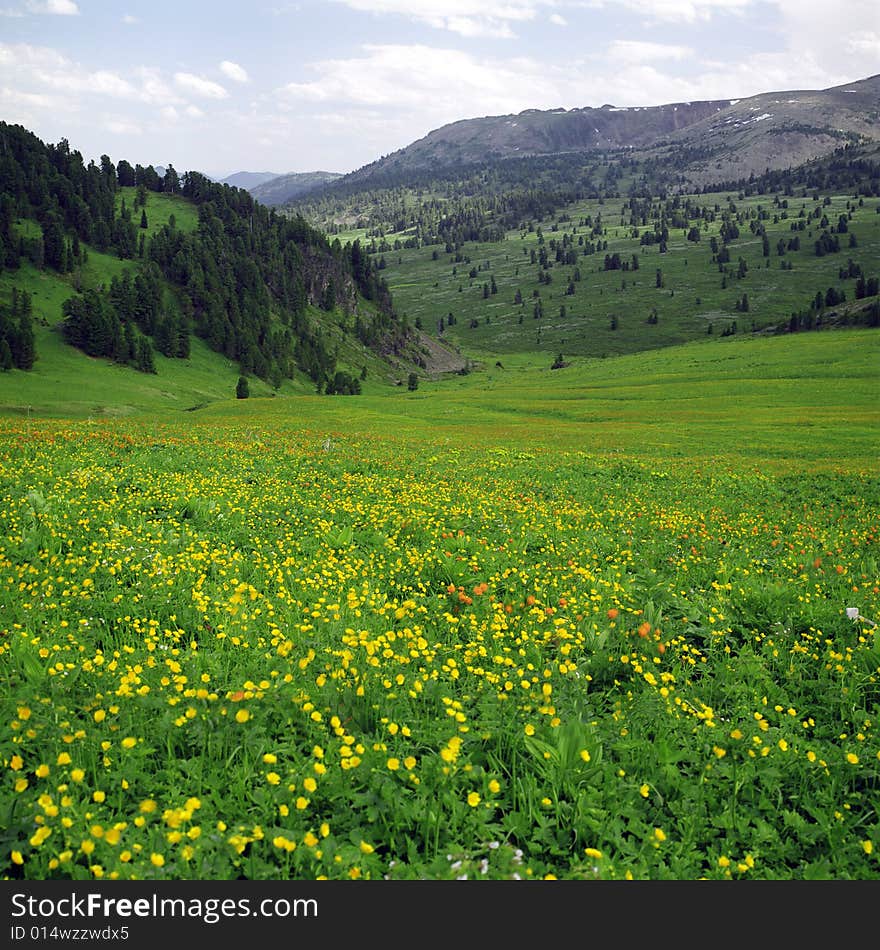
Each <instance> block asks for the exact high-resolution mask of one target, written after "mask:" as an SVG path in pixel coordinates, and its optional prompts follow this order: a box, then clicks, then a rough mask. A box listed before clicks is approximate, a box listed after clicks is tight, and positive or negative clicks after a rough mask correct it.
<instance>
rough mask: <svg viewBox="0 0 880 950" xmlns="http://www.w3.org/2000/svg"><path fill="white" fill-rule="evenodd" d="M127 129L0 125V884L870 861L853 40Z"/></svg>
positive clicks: (619, 873) (874, 704) (872, 103)
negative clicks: (560, 92) (599, 91)
mask: <svg viewBox="0 0 880 950" xmlns="http://www.w3.org/2000/svg"><path fill="white" fill-rule="evenodd" d="M50 6H51V5H50ZM72 6H73V7H74V8H76V6H77V5H76V4H73V5H72ZM86 6H87V4H85V3H83V4H80V7H82V8H85V7H86ZM340 6H342V5H341V4H340ZM557 7H558V9H559V10H563V12H564V11H565V10H567V9H568V7H567V6H565V5H557V6H553V9H554V10H557ZM225 66H226V67H229V68H228V69H226V75H227V84H229V85H231V84H232V82H233V80H234V79H235V77H236V76H237V74H236V72H235V70H234V69H233V68H232V67H233V66H234V64H230V63H226V64H225ZM190 78H191V80H192V79H194V78H195V77H190ZM182 85H183V83H181V87H182ZM191 85H192V83H191ZM193 88H195V86H194V85H193ZM203 88H205V89H207V88H208V87H207V86H205V87H203ZM215 97H216V98H217V99H218V100H219V99H220V94H219V93H216V96H215ZM587 98H591V97H588V96H587V95H586V94H585V95H584V99H587ZM179 109H182V106H181V107H179ZM463 114H464V113H463ZM193 115H195V113H193ZM78 121H79V120H78ZM193 121H196V119H193ZM351 134H352V135H354V134H355V132H354V131H353V132H352V133H351ZM142 145H143V146H144V148H145V149H148V143H147V142H146V141H145V140H144V141H142ZM108 151H109V146H108ZM167 157H168V156H166V158H167ZM137 158H138V156H136V155H135V154H128V155H127V156H122V155H113V156H111V155H110V154H107V153H105V154H102V155H96V156H95V157H94V158H91V157H89V155H88V154H84V153H83V152H82V151H81V150H80V147H79V146H78V145H77V142H76V136H75V135H74V134H73V133H71V136H70V139H69V140H68V138H67V137H63V138H59V139H58V140H57V141H56V142H54V143H52V142H49V141H46V140H45V139H44V137H42V136H41V135H39V134H37V132H36V131H32V130H31V128H29V127H28V126H27V125H26V124H22V123H20V122H17V121H10V122H5V121H3V122H0V366H2V371H0V524H2V533H0V581H2V584H0V591H2V593H0V680H2V690H0V720H2V723H3V725H4V728H3V730H2V734H0V767H2V780H0V868H2V875H0V876H2V877H3V878H4V879H5V880H13V881H47V880H53V879H54V880H58V879H63V880H67V881H79V882H82V881H91V882H95V881H99V880H104V881H109V880H114V881H115V880H126V881H128V880H134V881H160V880H161V881H172V880H173V881H184V880H186V881H198V880H201V881H206V880H207V881H236V880H241V881H244V880H247V881H273V880H275V881H290V880H298V881H309V882H311V881H317V880H345V881H357V880H360V881H368V880H370V881H377V880H384V881H394V880H422V881H424V880H431V881H438V880H457V879H466V880H469V881H474V880H495V881H497V880H505V881H506V880H525V879H536V880H538V879H541V880H577V881H623V880H641V881H648V880H650V881H658V880H669V881H697V880H704V879H708V880H718V881H740V880H763V881H767V880H773V881H795V880H798V881H800V880H808V879H812V880H846V881H854V880H878V879H880V863H878V862H880V718H878V703H880V481H878V466H877V460H878V444H880V443H878V424H880V411H878V406H880V404H878V381H880V373H878V368H880V76H876V75H875V76H870V77H867V78H864V79H860V80H858V81H853V82H849V83H846V84H839V85H835V86H829V87H828V88H825V89H817V90H810V91H806V92H805V91H803V90H801V91H783V92H778V91H773V90H771V91H769V92H764V93H761V94H760V95H756V96H752V97H748V96H744V97H742V98H740V99H720V98H718V97H717V96H715V95H711V96H710V95H707V96H706V98H705V100H703V101H696V100H695V101H692V102H676V103H670V104H669V105H659V106H657V105H655V106H645V107H644V108H638V107H632V108H624V107H614V106H607V105H606V106H602V107H601V108H592V107H591V108H586V107H579V108H576V109H569V110H565V109H552V110H548V109H528V110H526V111H524V112H522V113H518V114H513V113H511V114H510V115H492V116H486V117H484V118H474V119H461V120H460V121H456V122H453V123H451V124H448V125H445V126H439V127H437V128H436V129H434V130H433V131H432V132H430V133H429V134H428V135H427V136H425V137H423V138H420V139H417V140H414V141H412V143H411V144H410V145H409V146H407V147H405V148H403V149H400V150H397V151H391V152H389V153H388V154H387V155H384V156H383V157H382V158H378V159H376V160H375V161H374V162H372V163H370V164H366V165H362V166H359V167H358V168H356V169H355V170H353V171H349V172H346V173H342V172H340V171H332V170H331V171H326V172H325V171H307V170H304V169H301V170H300V171H299V172H296V173H293V172H290V173H285V174H281V173H279V174H277V175H275V174H272V173H258V172H256V171H252V172H240V173H239V174H238V175H237V176H230V177H231V178H233V179H235V180H234V182H225V181H223V180H220V178H219V177H212V176H211V175H209V174H207V173H205V172H202V171H199V170H196V169H191V168H186V170H183V169H184V168H185V167H186V166H184V164H183V155H181V159H180V165H179V167H178V168H175V165H174V164H171V163H167V164H165V165H163V166H155V165H152V164H147V163H146V159H145V158H143V157H141V162H143V164H142V163H139V162H138V161H136V159H137ZM253 161H254V165H253V166H252V167H259V166H258V164H257V163H258V159H257V158H256V157H255V158H254V160H253ZM260 161H261V160H260ZM291 161H292V159H291V158H290V156H288V155H285V154H278V155H277V157H275V158H274V159H273V161H272V167H276V168H283V167H286V166H287V163H289V162H291Z"/></svg>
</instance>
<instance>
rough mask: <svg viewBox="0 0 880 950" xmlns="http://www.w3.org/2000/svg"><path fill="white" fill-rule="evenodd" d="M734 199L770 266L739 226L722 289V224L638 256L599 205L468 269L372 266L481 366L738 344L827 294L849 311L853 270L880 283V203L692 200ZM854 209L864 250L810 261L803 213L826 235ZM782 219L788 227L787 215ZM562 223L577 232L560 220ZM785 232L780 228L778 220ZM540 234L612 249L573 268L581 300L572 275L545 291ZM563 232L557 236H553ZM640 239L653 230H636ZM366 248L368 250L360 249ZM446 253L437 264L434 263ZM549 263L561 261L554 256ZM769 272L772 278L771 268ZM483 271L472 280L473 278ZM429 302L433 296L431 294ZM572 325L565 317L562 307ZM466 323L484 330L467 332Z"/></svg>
mask: <svg viewBox="0 0 880 950" xmlns="http://www.w3.org/2000/svg"><path fill="white" fill-rule="evenodd" d="M730 199H732V200H733V201H734V203H735V205H736V207H737V209H738V210H739V211H750V210H752V209H754V210H757V209H758V207H761V208H763V209H764V210H765V211H767V212H769V213H770V217H769V218H768V219H767V220H765V221H764V222H763V223H764V225H765V227H766V230H767V234H768V238H769V241H770V257H769V258H764V256H763V253H762V241H761V238H760V237H756V236H755V235H753V234H752V233H751V232H750V230H749V227H748V225H747V224H746V225H745V226H740V238H739V239H736V240H734V241H732V242H731V243H730V245H729V248H730V258H731V263H730V264H729V265H728V267H729V268H730V269H731V271H732V272H733V274H732V276H730V277H728V278H727V286H726V288H722V274H721V273H720V272H719V269H718V266H717V264H713V263H712V262H711V257H712V252H711V249H710V246H709V242H710V239H711V237H712V236H713V235H714V236H717V235H718V233H719V230H720V226H721V220H720V215H719V216H718V218H717V219H716V221H715V222H713V223H709V224H706V225H705V227H704V229H703V231H702V234H701V240H700V242H699V243H696V244H695V243H692V242H689V241H688V240H687V239H686V237H685V232H684V231H683V230H682V229H680V228H670V238H669V242H668V250H667V252H666V253H661V252H660V251H659V247H658V245H656V244H654V245H652V246H642V245H640V243H639V239H638V238H634V237H632V227H631V226H630V225H629V223H628V221H629V219H628V217H627V218H626V223H625V224H622V223H621V222H622V220H623V219H622V218H621V206H622V203H623V202H622V199H609V200H605V201H603V202H601V203H600V202H599V201H596V200H593V201H586V202H583V203H581V204H578V205H574V206H570V207H566V208H565V209H563V211H561V212H560V213H559V215H557V216H555V217H554V218H552V219H549V220H546V221H543V222H538V224H537V226H536V228H535V230H534V231H528V230H525V231H511V232H508V234H507V237H506V239H505V240H504V241H501V242H495V243H475V242H469V243H467V244H465V245H464V246H463V247H462V249H461V251H460V253H461V254H462V255H463V256H464V257H465V258H466V259H467V260H466V261H465V262H464V263H458V264H456V263H455V260H454V257H455V256H454V255H452V254H446V253H445V252H444V250H443V248H442V247H439V248H438V247H437V246H436V245H434V246H426V247H422V248H402V247H401V248H399V249H390V250H387V251H384V252H382V253H377V254H376V255H375V257H376V260H378V259H379V258H380V257H384V259H385V263H386V265H387V266H386V268H385V269H384V270H383V271H382V273H383V276H384V277H385V279H386V280H387V281H388V284H389V286H390V288H391V290H392V292H393V294H394V300H395V305H396V307H397V308H398V310H400V311H401V312H402V313H406V314H407V316H408V317H409V319H410V320H411V321H415V320H417V319H418V320H420V321H421V323H422V325H423V326H424V328H425V329H426V330H427V331H428V332H431V333H436V332H437V328H438V324H439V321H440V320H441V318H442V319H443V320H444V322H448V314H450V313H452V314H453V316H454V318H455V323H454V325H453V326H452V327H451V328H447V329H446V331H445V336H446V337H447V338H448V339H450V340H452V341H454V342H455V343H456V344H458V345H459V346H461V347H462V348H463V350H465V351H466V352H468V353H470V354H472V355H473V356H474V357H475V358H480V357H482V358H486V357H488V356H490V355H491V354H507V353H517V352H525V351H535V350H538V351H542V352H549V353H553V354H556V353H558V352H562V353H563V354H564V355H565V356H572V355H581V356H603V355H606V356H610V355H616V354H622V353H629V352H634V351H640V350H645V349H653V348H656V347H660V346H667V345H670V344H674V343H682V342H686V341H687V340H693V339H699V338H701V337H704V336H706V335H707V329H708V327H710V326H711V327H712V332H713V333H714V334H715V335H716V336H717V335H719V334H721V333H723V332H724V330H725V329H727V328H728V327H729V326H730V325H731V324H732V323H733V322H734V321H736V324H737V330H738V332H740V333H742V332H744V331H745V332H749V331H750V330H751V329H752V325H753V323H754V325H755V326H756V327H757V328H758V329H760V328H762V327H768V326H776V325H780V324H786V323H787V322H788V320H789V318H790V316H791V314H792V313H793V312H799V311H802V310H804V309H806V308H807V307H808V305H809V303H810V300H811V299H812V298H813V297H814V296H815V294H816V292H817V291H822V293H823V294H824V293H825V292H826V291H827V289H828V288H829V287H835V288H838V289H840V290H843V291H845V292H846V295H847V303H848V304H850V305H851V304H852V303H853V302H854V300H855V290H854V287H855V281H854V280H851V279H847V280H841V279H840V278H839V269H840V268H841V267H845V266H846V265H847V262H848V260H849V259H850V258H852V260H854V261H855V262H857V263H860V264H861V265H862V269H863V271H864V273H865V275H866V276H878V274H877V271H878V261H880V214H878V213H877V209H878V206H880V201H878V199H876V198H868V199H864V200H863V204H862V205H861V206H859V204H858V201H857V200H855V199H853V198H852V197H851V196H849V195H845V194H843V195H834V196H831V203H830V205H828V206H825V205H824V203H823V202H815V201H814V200H813V199H812V197H809V198H800V197H798V198H791V197H789V198H788V199H786V200H787V201H788V203H789V207H788V209H782V208H781V207H775V206H774V203H773V202H774V196H773V195H762V196H755V197H749V198H747V199H744V200H739V198H738V196H737V195H735V194H733V195H715V194H710V195H702V196H692V198H691V200H692V201H693V202H694V203H696V204H699V205H701V206H706V207H708V208H710V209H713V208H714V207H715V205H716V204H718V205H719V207H720V209H721V210H724V209H725V208H726V207H727V205H728V201H729V200H730ZM847 203H850V204H851V205H853V206H855V207H854V208H853V218H852V220H851V221H850V222H849V227H850V231H851V232H853V233H855V234H856V236H857V246H856V247H855V248H849V247H848V246H847V245H848V239H849V232H848V233H846V234H843V235H840V239H841V250H840V251H839V252H838V253H833V254H827V255H825V256H824V257H817V256H816V255H815V250H814V243H815V240H816V239H817V238H818V236H819V233H820V228H819V227H818V224H819V222H818V221H815V220H811V221H810V223H809V224H808V226H807V229H806V230H804V231H800V232H793V231H792V230H791V224H792V222H796V221H797V220H798V215H799V213H800V210H801V208H802V207H803V208H804V209H805V211H806V213H807V214H810V212H812V211H813V210H814V209H815V208H816V207H820V208H821V210H822V212H823V213H824V214H827V216H828V219H829V223H831V224H835V225H836V223H837V220H838V217H839V216H840V215H841V214H844V213H846V206H847ZM599 214H601V218H602V222H603V225H604V228H603V230H604V233H603V235H601V236H593V237H591V236H590V229H589V228H586V227H584V226H583V225H581V223H580V222H581V221H582V220H583V219H585V218H586V217H588V216H589V217H591V218H592V220H593V221H594V223H595V222H596V220H597V216H598V215H599ZM783 214H786V215H787V217H783V216H782V215H783ZM563 215H567V216H568V217H569V218H570V221H565V220H563ZM775 216H776V217H778V220H776V221H774V217H775ZM538 227H541V228H542V230H543V236H544V240H545V242H549V241H550V240H551V239H556V240H557V241H561V240H562V237H563V235H564V234H565V233H568V234H570V235H573V236H574V240H575V244H574V247H575V248H576V249H577V250H578V251H579V252H580V251H582V248H580V247H579V246H578V245H577V243H576V242H577V240H578V238H584V239H585V241H589V240H593V241H594V242H595V241H596V240H597V239H599V237H601V240H603V241H607V242H608V247H607V249H604V248H603V249H602V250H601V251H597V252H596V253H595V254H592V255H586V256H584V255H583V254H582V253H580V254H579V257H578V261H577V265H576V266H577V267H578V268H579V269H580V271H581V280H580V281H579V282H576V283H575V294H574V295H572V296H567V295H566V294H565V291H566V289H567V287H568V283H569V280H570V279H571V278H572V276H573V274H574V267H573V266H568V265H565V264H562V263H554V264H553V266H552V268H551V269H550V271H549V273H550V274H551V276H552V283H551V284H549V285H546V284H541V283H540V282H539V281H538V279H537V276H538V272H539V264H537V263H535V264H531V263H530V256H531V252H532V251H533V250H534V251H536V252H537V251H538V250H539V244H538ZM554 228H556V229H557V230H553V229H554ZM638 230H639V233H640V234H641V233H642V232H644V231H645V230H651V227H650V224H649V226H648V227H646V226H643V225H639V227H638ZM796 234H797V235H798V236H799V238H800V243H801V249H800V250H799V251H789V252H787V253H786V254H785V255H784V256H783V257H780V256H779V255H778V254H777V250H776V245H777V241H778V240H779V239H780V238H782V239H783V240H785V241H786V242H787V241H788V240H789V239H790V238H792V237H793V236H795V235H796ZM407 236H408V235H405V234H400V235H394V234H389V235H387V236H386V238H385V240H386V242H387V243H388V245H389V247H390V248H393V247H394V243H395V240H398V239H404V238H405V237H407ZM362 240H363V239H362ZM438 252H439V257H438V260H434V259H433V255H434V253H438ZM615 253H618V254H619V255H620V257H621V259H622V261H624V262H631V260H632V256H633V254H637V255H638V257H639V269H638V270H630V271H622V270H612V271H606V270H604V259H605V255H606V254H608V255H613V254H615ZM549 256H550V261H551V262H553V261H554V259H555V254H554V252H552V251H550V252H549ZM740 258H743V259H744V260H745V261H746V265H747V268H748V269H747V272H746V274H745V276H744V277H742V278H737V277H736V276H735V275H736V273H737V271H738V262H739V259H740ZM783 260H784V261H785V262H787V263H788V262H790V263H791V264H792V269H791V270H782V269H781V268H780V262H781V261H783ZM768 262H769V267H768V266H767V263H768ZM473 267H476V268H477V269H478V271H477V276H476V277H475V278H471V277H470V276H469V272H470V270H471V268H473ZM658 268H659V269H660V270H661V272H662V283H663V286H662V287H660V288H658V287H657V286H656V283H657V278H656V272H657V270H658ZM493 277H494V278H495V282H496V286H497V294H490V296H489V297H484V295H483V287H484V284H489V285H490V287H491V280H492V278H493ZM517 290H520V291H521V293H522V298H523V303H522V305H517V304H515V303H514V296H515V294H516V291H517ZM426 291H427V292H426ZM535 292H537V293H539V294H540V299H541V301H542V303H543V308H544V315H543V317H541V318H540V319H535V318H534V313H533V311H534V303H535V299H536V298H534V296H533V294H534V293H535ZM743 294H746V295H747V297H748V302H749V311H748V313H742V312H738V311H737V309H736V304H737V301H740V300H741V298H742V296H743ZM562 306H564V307H565V308H566V315H565V317H562V316H561V315H560V307H562ZM653 310H656V312H657V323H656V324H649V323H648V322H647V320H648V317H649V316H650V315H651V313H652V311H653ZM612 317H616V318H617V329H615V330H612V329H611V323H612ZM471 321H476V322H477V326H475V327H471V325H470V324H471Z"/></svg>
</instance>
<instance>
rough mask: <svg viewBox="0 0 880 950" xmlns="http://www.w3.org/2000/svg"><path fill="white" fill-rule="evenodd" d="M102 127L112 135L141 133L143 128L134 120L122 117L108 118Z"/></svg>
mask: <svg viewBox="0 0 880 950" xmlns="http://www.w3.org/2000/svg"><path fill="white" fill-rule="evenodd" d="M104 128H105V129H107V131H108V132H112V133H113V134H114V135H141V134H143V130H142V129H141V127H140V126H139V125H137V124H136V123H135V122H131V121H129V120H128V119H124V118H109V119H107V120H106V121H105V122H104Z"/></svg>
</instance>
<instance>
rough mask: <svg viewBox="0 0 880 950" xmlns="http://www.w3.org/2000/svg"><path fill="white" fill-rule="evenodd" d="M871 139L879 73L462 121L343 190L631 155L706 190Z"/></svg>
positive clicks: (878, 124)
mask: <svg viewBox="0 0 880 950" xmlns="http://www.w3.org/2000/svg"><path fill="white" fill-rule="evenodd" d="M865 140H874V141H880V75H877V76H872V77H869V78H867V79H863V80H859V81H857V82H851V83H845V84H844V85H841V86H834V87H832V88H830V89H824V90H793V91H785V92H768V93H762V94H760V95H756V96H750V97H748V98H745V99H714V100H707V101H701V102H678V103H670V104H668V105H661V106H643V107H639V106H632V107H617V106H613V105H607V104H606V105H603V106H601V107H599V108H579V109H568V110H566V109H550V110H539V109H527V110H525V111H524V112H520V113H518V114H516V115H502V116H486V117H483V118H477V119H462V120H460V121H458V122H453V123H451V124H449V125H444V126H442V127H441V128H439V129H435V130H434V131H432V132H429V133H428V134H427V135H426V136H424V137H423V138H421V139H419V140H417V141H415V142H413V143H412V144H410V145H408V146H406V147H405V148H403V149H400V150H398V151H396V152H393V153H391V154H389V155H387V156H384V157H383V158H380V159H379V160H378V161H375V162H372V163H371V164H369V165H365V166H363V167H362V168H360V169H357V170H356V171H354V172H351V173H350V174H348V175H346V176H343V180H342V181H341V182H340V184H345V185H347V184H349V183H350V184H352V185H354V184H357V183H363V184H364V185H366V183H367V182H368V181H370V179H377V178H385V179H387V178H388V177H389V175H391V176H393V175H398V174H401V173H403V174H406V173H408V172H419V171H437V170H440V169H442V168H445V167H452V166H463V165H469V164H477V163H481V162H487V161H495V160H499V159H508V158H514V157H523V156H540V155H553V154H561V153H568V152H588V151H603V152H623V151H626V150H632V151H638V152H639V153H640V154H641V155H642V157H647V158H650V157H658V158H662V157H663V156H664V155H672V154H675V155H676V162H675V169H674V171H675V173H676V174H677V175H678V176H679V177H680V178H681V179H683V180H686V181H687V183H689V184H691V185H696V186H705V185H709V184H712V183H715V182H723V181H729V180H733V179H741V178H748V176H749V175H751V174H756V175H757V174H761V173H763V172H764V171H767V170H768V169H769V170H776V169H784V168H787V167H792V166H795V165H799V164H803V163H804V162H807V161H810V160H812V159H814V158H819V157H822V156H824V155H827V154H830V153H831V152H832V151H834V149H836V148H839V147H840V146H841V145H844V144H846V143H847V142H856V141H865Z"/></svg>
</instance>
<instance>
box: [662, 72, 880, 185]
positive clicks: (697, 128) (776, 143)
mask: <svg viewBox="0 0 880 950" xmlns="http://www.w3.org/2000/svg"><path fill="white" fill-rule="evenodd" d="M859 142H861V143H870V142H880V75H877V76H871V77H869V78H867V79H863V80H860V81H858V82H851V83H845V84H844V85H842V86H833V87H831V88H830V89H823V90H792V91H787V92H768V93H762V94H760V95H757V96H750V97H749V98H747V99H739V100H733V101H731V103H730V105H728V106H727V107H726V108H724V109H721V110H719V111H718V112H717V113H716V114H714V115H710V116H706V117H704V118H703V119H700V120H699V121H697V122H694V123H693V124H692V125H690V126H688V127H686V128H683V129H681V130H679V131H677V132H676V133H674V134H673V135H670V136H669V137H668V138H667V140H666V142H659V143H657V146H658V148H657V153H658V154H659V156H660V158H661V160H663V157H664V156H671V155H673V154H674V155H676V156H678V159H679V161H678V162H677V164H679V166H680V168H679V174H680V175H681V176H682V177H683V178H684V179H685V180H686V181H687V183H688V184H690V185H693V186H706V185H712V184H718V183H720V182H727V181H737V180H745V179H747V178H749V177H750V176H751V175H760V174H762V173H764V172H765V171H768V170H769V171H775V170H779V169H785V168H794V167H796V166H799V165H803V164H805V163H806V162H810V161H813V160H815V159H818V158H823V157H824V156H827V155H830V154H831V153H832V152H834V151H835V150H836V149H839V148H840V147H841V146H843V145H846V144H851V143H859ZM682 159H684V160H683V161H682Z"/></svg>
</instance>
